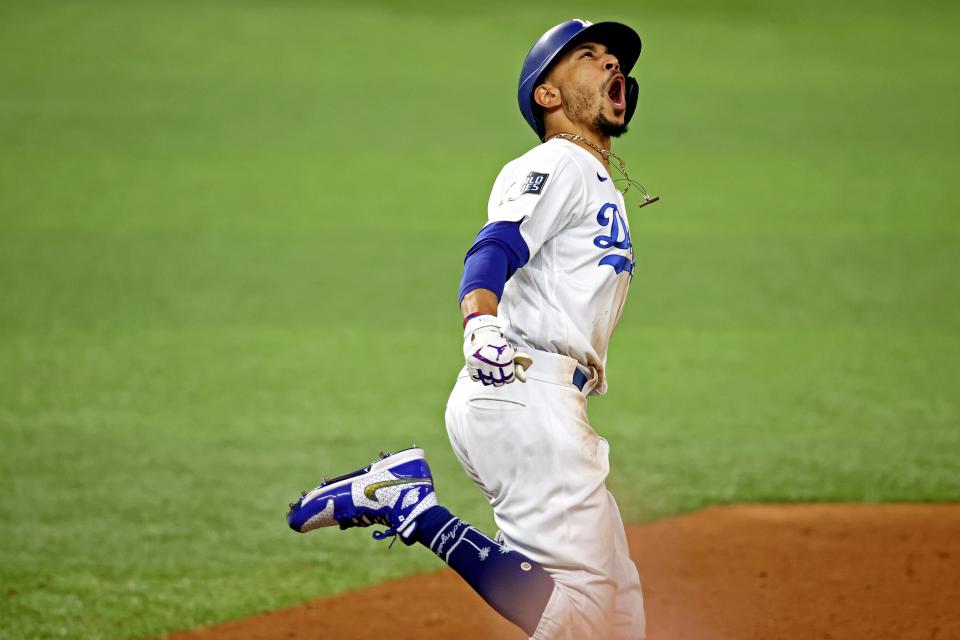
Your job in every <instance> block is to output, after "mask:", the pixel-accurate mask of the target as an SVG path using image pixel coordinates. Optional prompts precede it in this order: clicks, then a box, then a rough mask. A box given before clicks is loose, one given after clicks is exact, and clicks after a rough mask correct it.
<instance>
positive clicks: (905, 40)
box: [0, 0, 960, 638]
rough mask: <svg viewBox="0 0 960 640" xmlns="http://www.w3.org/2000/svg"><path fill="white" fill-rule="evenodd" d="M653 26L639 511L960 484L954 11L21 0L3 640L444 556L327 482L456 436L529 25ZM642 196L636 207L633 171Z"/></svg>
mask: <svg viewBox="0 0 960 640" xmlns="http://www.w3.org/2000/svg"><path fill="white" fill-rule="evenodd" d="M577 16H579V17H585V18H589V19H594V20H599V19H620V20H624V21H627V22H629V23H630V24H632V25H634V26H635V27H636V28H637V29H638V30H639V32H640V33H641V35H642V37H643V38H644V53H643V55H642V56H641V59H640V63H639V65H638V68H637V70H636V74H635V75H637V77H638V78H639V80H640V84H641V87H642V93H641V103H640V107H639V110H638V114H637V116H636V118H635V120H634V124H633V127H632V132H631V133H630V134H629V135H628V136H626V137H625V138H623V139H622V141H619V142H618V143H617V145H616V150H617V151H618V152H619V153H621V154H622V155H623V156H624V158H625V159H626V160H627V163H628V164H627V166H628V169H629V171H630V172H631V175H634V176H636V177H638V178H640V179H641V181H642V182H644V183H645V184H646V186H647V187H648V188H650V189H651V190H652V191H654V192H655V193H659V194H660V195H661V196H662V202H661V203H659V204H657V205H656V206H654V207H649V208H645V209H643V210H642V211H637V210H636V209H634V210H633V211H631V212H630V213H631V215H632V218H631V222H632V226H633V238H634V243H635V247H636V251H637V255H638V264H637V270H636V272H635V277H634V279H633V286H632V289H633V290H632V294H631V298H630V302H629V304H628V308H627V310H626V313H625V316H624V319H623V322H622V323H621V326H620V329H619V330H618V333H617V334H616V336H615V338H614V341H613V345H612V349H611V358H610V362H609V370H610V379H611V390H610V395H608V396H607V397H605V398H600V399H593V400H591V404H590V410H591V417H592V420H593V422H594V425H595V427H596V429H597V430H598V431H599V432H600V433H601V434H602V435H605V436H606V437H607V438H608V439H609V440H610V442H611V446H612V463H613V469H614V470H613V473H612V475H611V478H610V485H611V487H612V489H613V491H614V492H615V493H616V495H617V497H618V499H619V501H620V504H621V507H622V509H623V511H624V515H625V517H626V519H627V520H629V521H634V522H641V521H646V520H650V519H653V518H657V517H663V516H666V515H670V514H676V513H681V512H686V511H689V510H693V509H697V508H699V507H701V506H703V505H707V504H715V503H726V502H734V501H794V500H798V501H799V500H803V501H810V500H867V501H900V500H908V501H939V500H957V499H960V431H958V417H960V411H958V398H960V365H958V359H960V302H958V301H960V285H958V276H960V220H958V206H957V196H956V193H955V189H954V186H955V184H956V183H955V180H956V175H957V173H958V169H960V161H958V158H960V156H958V141H960V135H958V134H960V108H958V105H960V78H958V68H960V66H958V64H957V61H958V59H960V44H958V42H960V41H958V39H957V37H956V34H957V30H958V23H960V21H958V17H960V8H958V5H957V4H956V3H947V2H943V3H928V2H921V3H912V4H909V5H905V4H903V3H894V2H889V3H880V2H874V3H868V2H852V3H833V2H816V3H796V2H787V1H783V2H751V1H746V0H744V1H738V2H723V3H716V2H707V1H706V0H684V1H682V2H677V1H676V0H671V1H669V2H668V1H666V0H663V1H657V2H647V3H643V4H630V5H628V4H622V5H620V7H619V8H617V9H615V10H613V9H610V10H607V9H600V8H599V7H598V8H596V9H594V8H591V7H588V6H586V5H582V4H577V3H572V2H556V1H552V2H528V3H523V4H522V6H518V5H515V4H513V3H507V2H493V3H491V2H486V3H477V4H475V5H462V4H460V3H452V2H451V3H446V4H444V3H436V4H427V3H423V4H415V5H402V4H400V3H395V2H374V3H366V4H364V5H363V6H362V7H358V6H357V5H355V4H354V3H347V2H339V3H309V2H294V1H282V2H251V1H247V2H212V1H201V2H189V3H188V2H165V3H160V2H119V1H118V2H82V3H63V2H61V3H52V2H36V1H32V2H12V1H9V0H8V1H6V2H3V3H2V4H0V437H2V445H0V446H2V466H0V482H2V494H0V636H2V637H4V638H54V637H72V638H127V637H129V638H138V637H149V636H152V635H156V634H159V633H162V632H166V631H170V630H176V629H186V628H191V627H195V626H198V625H206V624H211V623H214V622H216V621H219V620H224V619H228V618H236V617H240V616H243V615H246V614H250V613H253V612H257V611H265V610H269V609H272V608H275V607H279V606H283V605H291V604H294V603H297V602H301V601H303V600H306V599H308V598H310V597H313V596H317V595H322V594H328V593H332V592H336V591H340V590H344V589H348V588H354V587H359V586H362V585H367V584H371V583H374V582H377V581H380V580H383V579H385V578H389V577H395V576H399V575H403V574H407V573H410V572H414V571H425V570H431V569H436V568H439V567H440V566H441V565H440V563H439V561H438V560H436V558H434V557H433V556H432V555H431V554H428V553H426V552H418V551H416V550H408V549H402V548H400V546H399V545H398V546H397V547H395V548H394V549H393V550H392V551H390V552H388V551H387V547H386V545H385V544H376V543H374V542H373V541H371V540H370V539H369V537H368V531H369V530H368V531H351V532H348V533H345V534H339V533H337V532H334V531H322V532H318V533H315V534H311V535H308V536H298V535H295V534H293V533H292V532H290V531H288V530H287V529H286V526H285V522H284V519H283V514H284V512H285V510H286V504H287V502H289V501H290V500H291V499H292V498H293V497H294V496H295V495H296V493H297V491H298V490H300V489H304V488H308V487H311V486H313V485H314V484H316V483H317V482H319V480H320V479H321V477H322V476H323V475H325V474H332V473H342V472H345V471H348V470H352V469H354V468H356V467H358V466H361V465H363V464H366V463H367V462H369V461H370V460H371V459H372V457H373V456H374V455H375V454H376V452H377V451H379V450H380V449H386V450H390V449H397V448H402V447H406V446H409V445H410V444H411V442H416V443H417V444H418V445H421V446H424V447H426V448H427V450H428V453H429V455H430V459H431V464H432V466H433V467H434V471H435V473H436V476H437V479H438V490H439V493H440V496H441V498H442V499H443V500H445V501H446V502H447V503H448V504H449V506H450V507H451V509H453V510H454V511H456V512H457V513H459V514H461V515H462V516H463V517H464V518H467V519H469V520H473V521H475V522H477V523H478V524H481V525H483V526H485V527H487V528H490V524H491V519H490V516H489V513H488V511H489V510H488V507H487V505H486V503H485V502H484V501H483V499H482V497H481V494H480V493H479V492H478V491H477V490H476V489H475V488H474V487H473V486H472V485H471V484H470V482H469V481H468V480H467V478H466V477H465V476H464V475H463V473H462V471H461V470H460V468H459V466H458V464H457V462H456V460H455V459H454V458H453V456H452V454H451V453H450V451H449V448H448V445H447V443H446V434H445V431H444V427H443V420H442V414H443V406H444V402H445V398H446V395H447V393H448V391H449V389H450V387H451V386H452V383H453V378H454V376H455V374H456V372H457V371H458V369H459V368H460V366H461V365H462V361H461V354H460V341H461V336H460V324H459V314H458V310H457V304H456V291H457V285H458V282H459V274H460V269H461V261H462V257H463V253H464V251H465V249H466V248H467V246H468V245H469V243H470V241H471V240H472V238H473V236H474V234H475V232H476V231H477V229H478V228H479V227H480V226H481V225H482V223H483V221H484V217H485V203H486V198H487V195H488V192H489V188H490V186H491V184H492V181H493V178H494V177H495V176H496V174H497V172H498V171H499V169H500V168H501V166H502V165H503V164H504V163H505V162H507V161H508V160H510V159H512V158H513V157H516V156H518V155H520V154H522V153H523V152H525V151H526V150H527V149H528V148H530V147H531V146H533V145H534V144H535V143H536V139H535V137H534V136H533V135H532V133H531V132H530V131H529V130H528V129H527V128H526V124H525V123H524V122H523V120H522V119H521V117H520V116H519V114H518V112H517V107H516V102H515V96H516V94H515V87H516V79H517V75H518V72H519V67H520V63H521V61H522V59H523V56H524V55H525V53H526V51H527V49H528V48H529V47H530V45H531V44H532V43H533V42H534V41H535V39H536V38H537V37H538V36H539V35H540V33H542V32H543V31H544V30H545V29H546V28H547V27H549V26H552V25H553V24H555V23H557V22H560V21H562V20H566V19H569V18H570V17H577ZM628 200H629V198H628Z"/></svg>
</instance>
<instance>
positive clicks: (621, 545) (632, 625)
mask: <svg viewBox="0 0 960 640" xmlns="http://www.w3.org/2000/svg"><path fill="white" fill-rule="evenodd" d="M607 497H608V502H609V505H610V512H611V514H612V516H613V518H614V519H615V523H614V527H613V540H612V541H611V545H612V547H613V548H614V550H615V551H616V560H615V565H614V574H613V576H614V580H615V581H616V583H617V595H616V599H615V601H614V615H613V632H612V633H611V636H610V637H611V639H612V640H640V639H642V638H644V637H645V636H646V618H645V616H644V612H643V590H642V589H641V587H640V574H639V573H638V572H637V565H635V564H634V563H633V560H631V559H630V550H629V548H628V546H627V534H626V531H625V530H624V528H623V520H622V519H621V517H620V509H619V508H618V507H617V501H616V500H615V499H614V498H613V494H611V493H610V492H609V491H608V492H607Z"/></svg>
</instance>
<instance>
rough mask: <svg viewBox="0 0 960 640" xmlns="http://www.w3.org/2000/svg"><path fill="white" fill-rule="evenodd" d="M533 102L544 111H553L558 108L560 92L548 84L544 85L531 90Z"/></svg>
mask: <svg viewBox="0 0 960 640" xmlns="http://www.w3.org/2000/svg"><path fill="white" fill-rule="evenodd" d="M533 100H534V102H536V103H537V104H538V105H540V106H541V107H542V108H544V109H554V108H556V107H559V106H560V102H561V100H560V90H559V89H558V88H557V87H555V86H553V85H552V84H549V83H544V84H541V85H540V86H538V87H537V88H536V89H534V90H533Z"/></svg>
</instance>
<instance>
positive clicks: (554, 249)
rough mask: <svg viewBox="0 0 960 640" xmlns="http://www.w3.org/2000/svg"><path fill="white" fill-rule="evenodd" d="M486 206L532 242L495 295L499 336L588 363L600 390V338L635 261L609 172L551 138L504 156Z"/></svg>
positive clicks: (615, 313)
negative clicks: (503, 323)
mask: <svg viewBox="0 0 960 640" xmlns="http://www.w3.org/2000/svg"><path fill="white" fill-rule="evenodd" d="M487 212H488V218H489V221H490V222H499V221H505V222H520V234H521V235H522V236H523V239H524V240H525V241H526V243H527V247H528V248H529V250H530V259H529V261H528V262H527V264H526V265H525V266H524V267H523V268H521V269H518V270H517V272H516V273H515V274H514V275H513V277H512V278H511V279H510V280H509V281H507V284H506V287H505V288H504V291H503V296H502V297H501V300H500V306H499V311H498V315H499V316H500V317H501V318H503V319H504V320H505V321H506V322H508V323H509V324H508V327H507V329H506V331H505V334H506V337H507V339H508V340H510V341H511V342H513V343H514V344H516V345H518V346H521V347H523V346H526V347H530V348H533V349H539V350H541V351H549V352H552V353H559V354H562V355H566V356H569V357H571V358H573V359H575V360H577V361H578V362H579V363H580V364H582V365H584V366H586V367H590V368H593V369H595V370H596V371H597V373H598V374H599V382H598V384H597V385H596V387H595V388H594V390H593V393H595V394H602V393H605V392H606V389H607V382H606V375H605V373H604V371H605V364H606V359H607V345H608V344H609V342H610V336H611V335H612V334H613V330H614V329H615V328H616V326H617V322H618V321H619V320H620V314H621V312H622V311H623V305H624V302H625V301H626V297H627V289H628V288H629V286H630V279H631V277H632V273H633V265H634V257H633V247H632V245H631V242H630V229H629V225H628V223H627V214H626V211H625V206H624V201H623V196H622V195H621V194H620V192H618V191H617V190H616V189H615V188H614V185H613V180H612V179H611V177H610V174H609V173H608V172H607V170H606V168H605V167H604V166H603V164H602V163H601V162H600V161H599V160H597V159H596V158H595V157H594V156H593V155H592V154H591V153H589V152H588V151H587V150H586V149H583V148H582V147H580V146H578V145H576V144H574V143H572V142H569V141H567V140H563V139H560V138H554V139H552V140H550V141H549V142H546V143H544V144H541V145H539V146H537V147H534V148H533V149H531V150H530V151H528V152H527V153H525V154H524V155H522V156H520V157H519V158H517V159H516V160H513V161H511V162H509V163H507V165H506V166H505V167H504V168H503V170H502V171H501V172H500V175H499V176H497V180H496V182H495V183H494V185H493V191H492V192H491V194H490V202H489V204H488V208H487Z"/></svg>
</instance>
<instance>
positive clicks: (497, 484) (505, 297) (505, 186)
mask: <svg viewBox="0 0 960 640" xmlns="http://www.w3.org/2000/svg"><path fill="white" fill-rule="evenodd" d="M639 55H640V37H639V36H638V35H637V34H636V32H635V31H634V30H633V29H631V28H630V27H628V26H626V25H623V24H620V23H616V22H600V23H595V24H592V23H590V22H586V21H584V20H570V21H568V22H564V23H562V24H559V25H557V26H555V27H554V28H552V29H550V30H549V31H547V32H546V33H545V34H544V35H543V36H542V37H541V38H540V40H539V41H538V42H537V43H536V44H535V45H534V46H533V48H532V49H531V50H530V52H529V54H528V55H527V57H526V59H525V60H524V63H523V68H522V71H521V75H520V83H519V90H518V100H519V104H520V111H521V113H522V114H523V116H524V118H525V119H526V121H527V123H529V125H530V127H531V128H532V129H533V130H534V132H535V133H536V134H537V136H538V138H539V139H540V140H541V142H542V144H539V145H538V146H536V147H534V148H533V149H531V150H530V151H528V152H527V153H526V154H524V155H523V156H521V157H519V158H517V159H515V160H513V161H511V162H509V163H507V165H506V166H505V167H504V168H503V170H502V171H501V172H500V175H499V176H498V177H497V179H496V181H495V182H494V185H493V190H492V192H491V194H490V200H489V203H488V206H487V213H488V223H487V224H486V225H485V226H484V227H483V228H482V229H481V231H480V233H479V235H478V236H477V238H476V240H475V242H474V243H473V246H471V247H470V249H469V251H468V252H467V256H466V259H465V261H464V273H463V278H462V280H461V286H460V307H461V309H462V311H463V315H464V357H465V359H466V366H465V367H464V369H463V370H462V371H461V373H460V376H459V378H458V379H457V382H456V385H455V386H454V389H453V392H452V393H451V395H450V399H449V401H448V403H447V409H446V425H447V432H448V435H449V437H450V443H451V445H452V446H453V450H454V452H455V453H456V455H457V457H458V458H459V460H460V462H461V464H462V465H463V468H464V470H465V471H466V472H467V474H468V475H469V476H470V478H472V479H473V481H474V482H476V483H477V485H478V486H479V487H480V489H481V490H482V491H483V492H484V494H485V495H486V497H487V498H488V500H489V502H490V505H491V506H492V507H493V512H494V518H495V521H496V523H497V526H498V527H499V528H500V531H499V532H498V533H497V535H496V537H495V538H494V539H491V538H489V537H488V536H486V535H484V534H483V533H481V532H480V531H478V530H477V529H475V528H474V527H472V526H470V525H469V524H468V523H466V522H464V521H463V520H461V519H459V518H457V517H456V516H455V515H453V514H451V513H450V512H449V511H448V510H447V509H445V508H444V507H443V506H441V505H440V504H439V503H438V501H437V496H436V493H435V492H434V487H433V479H432V476H431V474H430V468H429V466H428V465H427V462H426V459H425V457H424V453H423V451H422V450H421V449H416V448H414V449H407V450H404V451H400V452H397V453H394V454H391V455H386V454H381V455H380V459H379V460H377V461H375V462H373V463H371V464H370V465H368V466H367V467H364V468H363V469H360V470H358V471H355V472H353V473H351V474H348V475H345V476H341V477H339V478H332V479H326V480H324V482H323V484H321V485H320V486H319V487H317V488H316V489H314V490H313V491H311V492H309V493H304V494H303V495H301V497H300V499H299V500H298V501H297V502H295V503H293V504H291V505H290V512H289V513H288V517H287V519H288V523H289V525H290V526H291V527H292V528H293V529H294V530H296V531H301V532H305V531H310V530H312V529H316V528H319V527H325V526H333V525H339V526H340V528H342V529H345V528H348V527H352V526H369V525H371V524H381V525H383V526H385V527H386V530H385V531H377V532H375V533H374V538H376V539H378V540H382V539H384V538H386V537H388V536H399V538H400V539H401V540H402V541H403V542H404V543H406V544H408V545H412V544H416V543H419V544H422V545H424V546H426V547H428V548H429V549H430V550H431V551H433V552H434V553H435V554H436V555H438V556H439V557H440V558H441V559H442V560H444V561H445V562H446V563H447V564H449V565H450V566H451V567H452V568H453V569H454V570H455V571H457V573H459V574H460V575H461V576H462V577H463V578H464V579H465V580H466V581H467V582H468V583H469V584H470V585H471V586H472V587H473V588H474V589H475V590H476V591H477V592H478V593H479V594H480V596H482V597H483V598H484V599H485V600H486V601H487V602H488V603H489V604H490V605H491V606H492V607H493V608H494V609H496V610H497V611H498V612H499V613H500V614H502V615H503V616H504V617H506V618H507V619H509V620H510V621H512V622H513V623H515V624H516V625H517V626H519V627H520V628H521V629H523V630H524V631H525V632H526V634H527V635H528V636H530V637H532V638H535V639H537V640H547V639H550V640H554V639H560V638H563V639H569V640H583V639H590V638H596V639H603V640H607V639H609V638H615V639H624V640H625V639H630V640H636V639H639V638H643V637H644V627H645V624H644V613H643V597H642V595H641V589H640V579H639V576H638V574H637V569H636V567H635V566H634V564H633V562H632V561H631V560H630V557H629V554H628V550H627V539H626V535H625V533H624V529H623V523H622V521H621V519H620V513H619V510H618V508H617V505H616V502H615V501H614V499H613V496H612V495H611V494H610V493H609V492H608V491H607V489H606V486H605V480H606V477H607V473H608V471H609V462H608V453H609V447H608V445H607V442H606V440H604V439H603V438H601V437H599V436H598V435H597V434H596V432H595V431H594V430H593V429H592V428H591V426H590V423H589V421H588V419H587V396H588V395H596V394H602V393H604V392H605V391H606V389H607V380H606V373H605V363H606V356H607V345H608V342H609V340H610V336H611V334H612V333H613V330H614V328H615V327H616V325H617V321H618V320H619V318H620V313H621V311H622V309H623V305H624V301H625V299H626V295H627V289H628V287H629V286H630V279H631V277H632V272H633V267H634V257H633V248H632V244H631V241H630V229H629V224H628V221H627V215H626V206H625V203H624V198H623V196H622V194H621V193H620V192H618V191H617V189H616V188H615V186H614V183H617V184H621V185H623V186H624V191H626V189H628V188H629V187H630V185H631V184H633V185H635V186H636V187H637V188H638V189H641V190H642V187H639V185H638V184H637V183H635V182H633V181H631V180H630V179H629V178H628V177H627V176H626V173H625V171H624V166H623V162H622V161H621V160H620V159H619V158H618V157H617V156H615V155H613V154H612V153H610V145H611V138H615V137H617V136H619V135H621V134H622V133H624V132H625V131H626V128H627V123H628V122H629V121H630V118H631V116H632V115H633V112H634V110H635V108H636V102H637V94H638V86H637V82H636V81H635V80H634V79H633V78H631V77H629V75H628V74H629V73H630V71H631V69H632V68H633V66H634V64H635V63H636V61H637V58H638V57H639ZM611 158H612V159H614V161H615V162H614V163H613V164H612V165H611V162H610V161H611ZM611 166H612V168H613V171H612V172H611ZM641 195H642V198H643V199H642V202H641V206H643V205H645V204H649V203H650V202H653V201H655V200H656V198H651V197H650V196H648V195H647V194H646V192H645V191H644V192H642V194H641ZM518 382H519V383H518Z"/></svg>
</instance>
